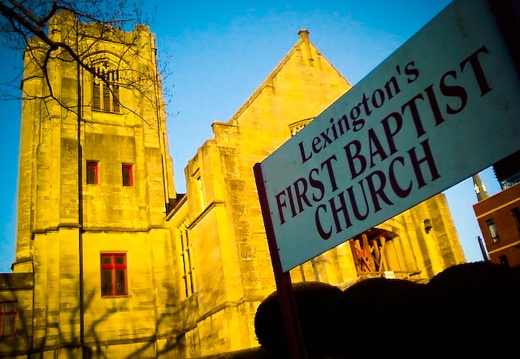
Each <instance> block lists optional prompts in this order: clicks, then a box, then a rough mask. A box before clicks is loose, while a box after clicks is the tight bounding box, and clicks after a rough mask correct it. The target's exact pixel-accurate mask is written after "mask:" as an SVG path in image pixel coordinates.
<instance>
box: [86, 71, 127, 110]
mask: <svg viewBox="0 0 520 359" xmlns="http://www.w3.org/2000/svg"><path fill="white" fill-rule="evenodd" d="M94 72H95V74H94V76H93V81H92V109H94V110H96V111H104V112H112V113H119V112H121V106H120V103H119V70H117V69H111V68H110V66H109V64H108V62H106V61H105V62H102V63H98V64H96V66H95V68H94Z"/></svg>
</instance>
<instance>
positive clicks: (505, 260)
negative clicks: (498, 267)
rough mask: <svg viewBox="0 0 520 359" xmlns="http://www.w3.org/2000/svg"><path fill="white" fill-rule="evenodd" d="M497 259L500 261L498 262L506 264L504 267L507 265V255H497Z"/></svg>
mask: <svg viewBox="0 0 520 359" xmlns="http://www.w3.org/2000/svg"><path fill="white" fill-rule="evenodd" d="M498 261H499V262H500V264H502V265H504V266H506V267H509V261H508V260H507V256H506V255H503V256H498Z"/></svg>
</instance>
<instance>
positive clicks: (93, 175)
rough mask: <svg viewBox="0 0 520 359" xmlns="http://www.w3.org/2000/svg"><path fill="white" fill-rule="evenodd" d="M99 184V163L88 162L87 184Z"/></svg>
mask: <svg viewBox="0 0 520 359" xmlns="http://www.w3.org/2000/svg"><path fill="white" fill-rule="evenodd" d="M98 183H99V168H98V162H97V161H87V184H98Z"/></svg>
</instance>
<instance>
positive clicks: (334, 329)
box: [255, 282, 342, 356]
mask: <svg viewBox="0 0 520 359" xmlns="http://www.w3.org/2000/svg"><path fill="white" fill-rule="evenodd" d="M293 292H294V297H295V300H296V307H297V309H298V313H299V318H300V325H301V328H302V334H303V338H304V341H305V346H306V350H307V354H308V355H309V356H315V355H332V354H334V351H335V350H336V348H337V346H336V345H335V342H337V341H338V340H339V338H338V334H339V333H340V330H339V325H340V324H341V323H340V321H339V316H338V313H339V309H340V308H339V305H340V297H341V295H342V291H341V290H340V289H339V288H337V287H335V286H333V285H330V284H327V283H322V282H302V283H295V284H293ZM255 332H256V336H257V339H258V342H259V343H260V345H261V346H262V347H263V348H265V349H266V350H268V351H271V352H274V353H277V354H279V355H282V356H283V355H284V353H287V346H286V342H285V339H284V338H285V333H284V327H283V322H282V317H281V312H280V305H279V302H278V293H277V292H276V291H275V292H273V293H272V294H270V295H269V296H268V297H267V298H266V299H265V300H264V301H263V302H262V303H260V305H259V306H258V309H257V311H256V315H255Z"/></svg>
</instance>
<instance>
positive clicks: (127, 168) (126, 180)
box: [123, 163, 134, 186]
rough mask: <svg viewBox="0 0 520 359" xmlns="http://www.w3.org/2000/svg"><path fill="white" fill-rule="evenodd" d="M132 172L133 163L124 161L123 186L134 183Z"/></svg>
mask: <svg viewBox="0 0 520 359" xmlns="http://www.w3.org/2000/svg"><path fill="white" fill-rule="evenodd" d="M132 172H133V171H132V165H129V164H124V163H123V186H133V185H134V178H133V173H132Z"/></svg>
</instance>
